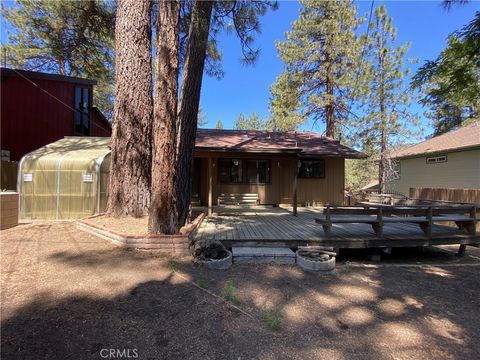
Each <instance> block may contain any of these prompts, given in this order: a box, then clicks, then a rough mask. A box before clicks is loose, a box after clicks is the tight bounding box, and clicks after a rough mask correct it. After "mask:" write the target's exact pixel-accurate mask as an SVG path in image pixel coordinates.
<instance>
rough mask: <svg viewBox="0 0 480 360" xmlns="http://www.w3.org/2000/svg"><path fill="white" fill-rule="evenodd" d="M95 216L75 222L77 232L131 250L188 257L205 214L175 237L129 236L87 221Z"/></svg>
mask: <svg viewBox="0 0 480 360" xmlns="http://www.w3.org/2000/svg"><path fill="white" fill-rule="evenodd" d="M101 215H104V214H97V215H93V216H89V217H87V218H84V219H80V220H77V221H76V227H77V229H79V230H82V231H85V232H88V233H90V234H93V235H95V236H98V237H100V238H102V239H105V240H108V241H110V242H111V243H113V244H114V245H117V246H120V247H123V248H126V249H132V250H150V251H155V252H163V253H170V254H174V255H189V250H188V247H189V243H190V240H191V239H192V238H193V236H194V235H195V233H196V232H197V230H198V228H199V227H200V225H201V223H202V221H203V219H204V218H205V214H204V213H201V214H200V215H198V216H197V217H196V218H195V219H194V220H193V221H192V223H190V224H188V225H187V226H185V227H183V228H182V229H181V230H180V234H175V235H130V234H124V233H121V232H119V231H116V230H113V229H107V228H105V227H103V226H98V225H96V224H94V223H92V222H90V221H89V219H92V218H95V217H97V216H101Z"/></svg>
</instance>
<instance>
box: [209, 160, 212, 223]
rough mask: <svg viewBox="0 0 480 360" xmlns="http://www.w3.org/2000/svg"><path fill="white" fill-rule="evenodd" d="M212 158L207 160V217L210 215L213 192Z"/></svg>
mask: <svg viewBox="0 0 480 360" xmlns="http://www.w3.org/2000/svg"><path fill="white" fill-rule="evenodd" d="M212 163H213V161H212V158H211V157H209V158H208V216H211V215H212V197H213V194H212V190H213V169H212V165H213V164H212Z"/></svg>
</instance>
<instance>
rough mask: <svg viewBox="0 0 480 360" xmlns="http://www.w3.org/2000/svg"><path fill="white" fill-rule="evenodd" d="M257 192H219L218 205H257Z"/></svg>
mask: <svg viewBox="0 0 480 360" xmlns="http://www.w3.org/2000/svg"><path fill="white" fill-rule="evenodd" d="M258 203H259V198H258V194H221V195H220V196H219V197H218V198H217V204H218V205H258Z"/></svg>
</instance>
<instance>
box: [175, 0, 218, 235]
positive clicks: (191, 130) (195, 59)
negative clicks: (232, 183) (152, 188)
mask: <svg viewBox="0 0 480 360" xmlns="http://www.w3.org/2000/svg"><path fill="white" fill-rule="evenodd" d="M212 7H213V2H212V1H200V0H197V1H196V2H195V5H194V7H193V13H192V20H191V23H190V29H189V34H188V47H187V54H186V57H185V65H184V69H183V74H182V87H181V90H180V104H179V107H178V126H179V127H178V144H177V179H176V194H177V210H178V221H179V225H180V226H182V225H183V224H185V223H186V222H187V220H188V217H189V208H190V197H191V192H192V189H191V173H192V164H193V151H194V148H195V136H196V134H197V115H198V106H199V102H200V90H201V86H202V76H203V68H204V65H205V57H206V53H207V43H208V34H209V30H210V18H211V14H212Z"/></svg>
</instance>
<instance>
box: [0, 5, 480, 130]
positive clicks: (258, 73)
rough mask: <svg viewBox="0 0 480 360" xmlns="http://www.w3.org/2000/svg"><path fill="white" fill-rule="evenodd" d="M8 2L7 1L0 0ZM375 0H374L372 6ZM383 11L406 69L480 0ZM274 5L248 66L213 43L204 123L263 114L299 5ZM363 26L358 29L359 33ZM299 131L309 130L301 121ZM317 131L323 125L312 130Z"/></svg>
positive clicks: (433, 52)
mask: <svg viewBox="0 0 480 360" xmlns="http://www.w3.org/2000/svg"><path fill="white" fill-rule="evenodd" d="M2 3H3V4H5V5H7V6H11V5H12V4H13V1H2ZM355 3H356V5H358V7H359V14H362V15H363V14H365V13H367V12H368V11H369V9H370V6H371V1H370V0H368V1H356V2H355ZM380 3H381V2H380V1H375V3H374V6H377V5H379V4H380ZM385 4H386V7H387V10H388V13H389V15H390V16H392V17H393V23H394V25H395V26H396V27H397V42H398V43H399V44H404V43H405V42H406V41H410V42H411V49H410V52H409V53H408V54H407V57H409V58H418V59H419V63H418V64H416V65H409V66H411V73H414V72H415V69H416V68H417V67H418V66H420V65H421V64H422V63H423V62H424V61H425V60H431V59H434V58H436V57H437V55H438V54H439V52H440V51H441V50H442V49H443V48H445V46H446V40H447V36H448V34H450V33H452V32H453V31H455V30H458V29H460V28H461V27H462V26H464V25H465V24H467V23H468V22H469V21H470V20H471V19H472V18H473V16H474V13H475V11H480V1H471V2H470V3H468V4H466V5H464V6H454V7H453V8H452V9H451V11H450V12H448V11H445V10H444V9H443V8H442V7H441V6H440V2H439V1H386V2H385ZM279 5H280V6H279V9H278V10H277V11H274V12H269V13H268V14H267V15H266V16H264V17H263V18H262V19H261V24H262V33H261V34H259V35H258V36H257V40H256V46H257V47H258V48H259V49H260V50H261V53H260V57H259V59H258V61H257V62H256V63H255V65H253V66H245V65H243V64H242V63H241V62H240V56H241V49H240V44H239V41H238V39H236V37H235V35H233V34H231V35H226V34H220V35H219V38H218V41H219V46H220V49H221V50H222V52H223V61H222V66H223V69H224V70H225V76H224V77H223V78H222V79H221V80H217V79H215V78H211V77H208V76H205V77H204V81H203V86H202V96H201V107H202V112H203V113H204V114H205V115H206V120H207V121H208V124H207V125H206V127H214V126H215V124H216V122H217V120H219V119H220V120H222V122H223V124H224V127H225V128H233V125H234V122H235V119H236V118H237V116H238V115H239V114H240V112H243V113H244V114H246V115H249V114H251V113H252V112H257V113H258V114H259V115H260V116H261V117H267V116H268V115H269V113H268V107H269V97H270V91H269V87H270V85H271V84H272V83H273V82H274V81H275V78H276V77H277V76H278V75H279V74H280V72H281V70H282V67H283V63H282V61H281V60H280V59H279V58H278V55H277V51H276V49H275V41H276V40H283V39H284V33H285V31H287V30H289V29H290V24H291V23H292V21H294V20H295V19H296V18H297V17H298V14H299V9H300V4H299V3H298V2H297V1H280V2H279ZM0 26H1V41H2V43H5V42H6V41H7V37H6V24H5V21H4V19H2V21H1V23H0ZM365 29H366V22H365V24H364V25H363V26H362V27H361V28H360V29H359V31H365ZM411 109H412V111H414V112H417V113H419V114H422V113H423V109H422V108H421V107H420V106H419V105H418V104H416V103H413V104H412V105H411ZM422 124H423V125H424V126H425V127H426V134H428V133H430V132H431V128H429V127H428V120H427V119H423V120H422ZM303 129H308V130H310V129H311V124H308V123H307V124H306V125H305V126H303ZM315 130H316V131H319V132H322V131H323V126H320V127H319V128H316V129H315Z"/></svg>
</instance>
